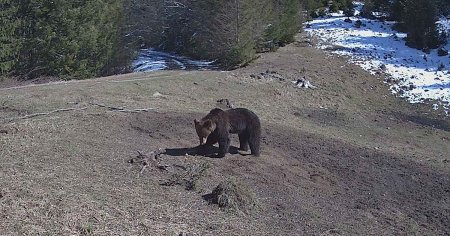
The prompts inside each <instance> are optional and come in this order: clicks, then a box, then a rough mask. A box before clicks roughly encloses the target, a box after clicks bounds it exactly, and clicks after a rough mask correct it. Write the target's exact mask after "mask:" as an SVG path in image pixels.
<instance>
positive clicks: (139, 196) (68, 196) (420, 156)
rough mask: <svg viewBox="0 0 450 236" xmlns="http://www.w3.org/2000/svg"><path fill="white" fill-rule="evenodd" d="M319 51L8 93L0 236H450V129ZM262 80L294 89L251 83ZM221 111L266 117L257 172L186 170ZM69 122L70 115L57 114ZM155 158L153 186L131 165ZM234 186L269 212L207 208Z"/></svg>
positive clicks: (208, 167) (248, 161) (221, 162)
mask: <svg viewBox="0 0 450 236" xmlns="http://www.w3.org/2000/svg"><path fill="white" fill-rule="evenodd" d="M309 43H311V42H310V41H309V39H305V38H302V37H301V36H299V37H298V38H297V41H296V42H295V43H294V44H291V45H288V46H286V47H284V48H281V49H280V50H279V51H278V52H274V53H267V54H264V55H262V57H261V58H260V59H258V60H257V61H256V62H255V63H254V64H252V65H250V66H249V67H246V68H242V69H239V70H236V71H231V72H218V71H217V72H214V71H209V72H208V71H198V72H182V71H165V72H156V73H139V74H128V75H121V76H113V77H107V78H100V79H94V80H89V81H69V82H63V83H50V84H39V85H25V86H22V87H20V86H19V87H9V88H8V87H5V84H6V82H3V87H4V88H0V145H1V148H0V160H1V165H0V218H1V219H2V220H0V228H1V229H2V233H4V234H23V235H32V234H33V235H34V234H62V235H69V234H75V235H90V234H94V235H111V234H119V235H178V234H180V233H181V232H185V233H187V234H188V235H255V234H256V235H368V234H372V235H399V234H407V235H439V234H442V235H444V234H449V233H450V231H449V229H450V225H449V222H450V218H449V216H450V209H449V208H448V206H449V205H450V198H449V194H448V193H449V192H450V164H449V162H450V159H449V157H448V153H449V143H450V138H449V137H450V125H449V123H448V120H447V119H446V118H444V117H442V116H440V114H437V113H433V112H431V111H428V110H426V109H427V108H428V106H426V107H425V106H421V105H410V104H407V103H406V102H404V101H403V100H400V99H397V98H395V97H393V96H392V95H390V94H389V93H388V89H387V87H386V86H385V85H384V84H383V83H382V79H381V78H378V77H376V76H372V75H369V74H367V73H366V72H364V71H362V69H360V68H358V67H357V66H354V65H349V64H347V63H346V62H345V59H343V58H338V57H329V56H326V55H325V54H324V53H323V52H320V51H318V50H316V49H314V48H312V47H307V46H306V45H308V44H309ZM266 70H274V71H277V73H278V74H279V75H281V76H282V77H283V78H287V81H278V80H273V81H272V80H269V79H256V78H252V77H254V76H251V75H258V74H260V73H261V72H265V71H266ZM301 77H306V78H307V79H308V80H310V82H311V83H312V84H313V85H315V86H317V88H316V89H299V88H295V87H294V85H293V84H292V83H291V82H290V80H294V79H297V78H301ZM157 92H158V93H160V94H161V95H159V94H155V93H157ZM221 98H228V99H230V100H231V101H232V102H233V103H234V104H235V105H236V106H238V107H246V108H249V109H251V110H253V111H255V113H256V114H258V115H259V116H260V118H261V121H262V125H263V135H262V136H263V137H262V155H261V157H259V158H255V157H252V156H244V155H240V154H236V153H235V154H229V155H227V156H226V157H225V158H222V159H214V158H208V157H204V156H193V155H185V153H184V152H185V151H187V150H188V149H186V148H189V147H194V146H196V145H197V142H198V139H197V137H196V134H195V130H194V127H193V120H194V119H195V118H200V117H202V116H203V115H205V114H206V113H207V112H208V111H209V110H210V109H212V108H213V107H214V106H215V103H216V102H215V101H216V100H217V99H221ZM103 105H106V106H109V107H110V108H108V107H104V106H103ZM111 107H115V108H124V107H125V108H126V109H128V110H134V109H149V108H152V109H153V110H149V111H148V112H138V113H130V112H119V111H117V109H116V110H114V109H111ZM66 108H72V109H73V110H68V111H62V110H58V109H66ZM51 111H54V112H53V113H49V112H51ZM37 113H49V114H37ZM32 114H35V115H36V114H37V115H36V116H32ZM232 145H234V146H237V145H238V142H237V138H236V137H235V138H234V139H233V140H232ZM158 148H166V149H168V152H167V154H164V155H162V156H161V157H160V159H158V160H156V161H155V162H151V165H149V166H148V167H147V168H146V169H144V171H142V173H140V171H141V167H140V166H139V165H136V164H130V163H128V161H129V160H130V158H132V157H135V156H136V155H137V151H142V152H144V153H148V152H150V151H153V150H156V149H158ZM158 166H159V168H158ZM230 178H234V179H236V180H238V181H239V183H242V185H244V186H245V187H246V188H247V189H248V190H249V191H251V192H252V193H253V194H254V195H255V197H256V200H257V202H258V205H259V208H258V209H256V210H254V211H250V212H248V213H239V212H233V211H231V212H230V211H224V210H221V209H219V208H218V207H217V205H214V204H208V202H207V201H205V200H204V197H203V196H204V195H206V194H209V193H211V191H212V190H213V189H214V188H215V187H216V186H217V185H219V183H221V182H223V181H225V180H228V179H230ZM186 183H190V184H192V183H194V186H195V187H194V188H193V189H191V190H187V189H189V188H187V186H186Z"/></svg>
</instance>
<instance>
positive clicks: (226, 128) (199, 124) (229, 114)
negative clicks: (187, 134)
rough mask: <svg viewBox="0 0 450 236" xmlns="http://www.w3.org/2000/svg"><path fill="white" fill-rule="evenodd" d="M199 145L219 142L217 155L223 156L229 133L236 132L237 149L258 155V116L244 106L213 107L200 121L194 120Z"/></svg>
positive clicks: (259, 126) (210, 144) (227, 147)
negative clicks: (227, 108) (223, 108)
mask: <svg viewBox="0 0 450 236" xmlns="http://www.w3.org/2000/svg"><path fill="white" fill-rule="evenodd" d="M194 124H195V130H196V131H197V135H198V138H199V140H200V146H212V145H214V144H215V143H217V142H219V153H218V155H217V156H218V157H224V156H225V154H226V153H228V149H229V147H230V137H229V136H230V133H231V134H238V136H239V143H240V145H239V149H240V150H242V151H247V150H248V147H249V146H250V150H251V154H252V155H254V156H259V143H260V138H261V123H260V121H259V118H258V116H257V115H256V114H255V113H253V112H252V111H250V110H248V109H246V108H234V109H229V110H225V111H224V110H222V109H219V108H215V109H213V110H211V111H210V112H209V114H208V115H206V116H205V117H203V118H202V119H201V120H200V121H199V120H197V119H196V120H194Z"/></svg>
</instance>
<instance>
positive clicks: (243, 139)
mask: <svg viewBox="0 0 450 236" xmlns="http://www.w3.org/2000/svg"><path fill="white" fill-rule="evenodd" d="M238 136H239V150H241V151H248V137H249V135H248V133H247V132H242V133H240V134H238Z"/></svg>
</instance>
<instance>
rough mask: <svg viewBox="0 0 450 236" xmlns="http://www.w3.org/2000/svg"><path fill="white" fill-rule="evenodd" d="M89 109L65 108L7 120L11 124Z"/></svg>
mask: <svg viewBox="0 0 450 236" xmlns="http://www.w3.org/2000/svg"><path fill="white" fill-rule="evenodd" d="M85 109H87V107H81V108H63V109H56V110H53V111H49V112H39V113H33V114H28V115H25V116H19V117H12V118H7V119H6V120H7V122H11V121H14V120H22V119H29V118H33V117H36V116H47V115H50V114H53V113H58V112H65V111H81V110H85Z"/></svg>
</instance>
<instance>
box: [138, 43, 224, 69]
mask: <svg viewBox="0 0 450 236" xmlns="http://www.w3.org/2000/svg"><path fill="white" fill-rule="evenodd" d="M132 66H133V71H135V72H142V71H157V70H212V69H216V67H215V66H214V65H213V62H210V61H199V60H192V59H190V58H188V57H184V56H179V55H176V54H172V53H166V52H160V51H156V50H154V49H152V48H150V49H143V50H141V51H140V52H139V55H138V57H137V58H136V59H135V60H134V61H133V64H132Z"/></svg>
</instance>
